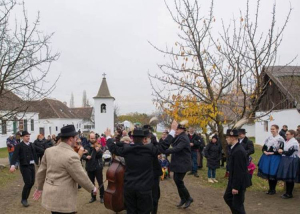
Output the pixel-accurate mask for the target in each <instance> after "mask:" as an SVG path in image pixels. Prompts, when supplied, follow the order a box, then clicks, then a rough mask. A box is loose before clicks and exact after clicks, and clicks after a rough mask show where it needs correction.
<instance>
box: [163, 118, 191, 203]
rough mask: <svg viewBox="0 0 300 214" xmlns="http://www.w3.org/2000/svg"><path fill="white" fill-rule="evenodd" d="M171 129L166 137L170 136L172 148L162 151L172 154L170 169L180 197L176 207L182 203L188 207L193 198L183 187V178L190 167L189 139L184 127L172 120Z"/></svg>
mask: <svg viewBox="0 0 300 214" xmlns="http://www.w3.org/2000/svg"><path fill="white" fill-rule="evenodd" d="M171 129H172V130H171V131H170V133H169V135H168V137H167V139H168V138H169V137H171V140H168V142H170V145H172V148H169V149H167V150H165V151H164V153H165V154H172V157H171V163H170V170H171V171H172V172H174V176H173V179H174V181H175V184H176V186H177V190H178V193H179V196H180V199H181V200H180V202H179V204H178V205H177V207H182V206H183V205H184V208H188V207H189V206H190V205H191V203H192V202H193V199H192V198H191V196H190V193H189V191H188V190H187V188H186V187H185V185H184V182H183V179H184V177H185V175H186V173H187V172H188V171H190V170H191V169H192V159H191V146H190V140H189V138H188V136H187V134H186V127H185V126H184V125H182V124H178V123H177V122H176V121H173V123H172V126H171ZM175 135H176V137H175ZM168 142H166V143H168Z"/></svg>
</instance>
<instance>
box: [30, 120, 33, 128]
mask: <svg viewBox="0 0 300 214" xmlns="http://www.w3.org/2000/svg"><path fill="white" fill-rule="evenodd" d="M30 127H31V131H34V119H31V120H30Z"/></svg>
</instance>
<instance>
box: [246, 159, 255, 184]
mask: <svg viewBox="0 0 300 214" xmlns="http://www.w3.org/2000/svg"><path fill="white" fill-rule="evenodd" d="M255 169H256V166H255V164H254V163H253V162H252V157H249V165H248V173H249V178H250V186H252V176H253V173H254V170H255Z"/></svg>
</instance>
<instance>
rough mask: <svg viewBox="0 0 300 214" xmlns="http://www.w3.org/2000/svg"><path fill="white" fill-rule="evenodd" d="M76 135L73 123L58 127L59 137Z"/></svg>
mask: <svg viewBox="0 0 300 214" xmlns="http://www.w3.org/2000/svg"><path fill="white" fill-rule="evenodd" d="M76 135H78V132H76V130H75V126H74V125H66V126H64V127H62V128H61V129H60V137H74V136H76Z"/></svg>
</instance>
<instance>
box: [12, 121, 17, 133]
mask: <svg viewBox="0 0 300 214" xmlns="http://www.w3.org/2000/svg"><path fill="white" fill-rule="evenodd" d="M17 123H18V122H17V120H14V122H13V132H14V134H16V133H17Z"/></svg>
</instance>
